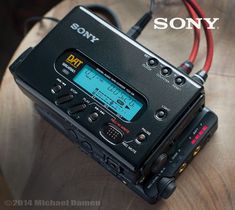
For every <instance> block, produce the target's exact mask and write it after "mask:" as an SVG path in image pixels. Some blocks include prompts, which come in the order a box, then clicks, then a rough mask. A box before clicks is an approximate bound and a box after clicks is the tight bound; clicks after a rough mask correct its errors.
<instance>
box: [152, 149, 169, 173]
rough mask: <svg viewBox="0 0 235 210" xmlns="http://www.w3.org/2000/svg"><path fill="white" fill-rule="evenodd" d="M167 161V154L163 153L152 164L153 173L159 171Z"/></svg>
mask: <svg viewBox="0 0 235 210" xmlns="http://www.w3.org/2000/svg"><path fill="white" fill-rule="evenodd" d="M166 162H167V154H166V153H163V154H161V155H160V156H159V157H158V158H157V159H156V160H155V161H154V163H153V164H152V167H151V171H152V172H153V173H158V172H159V171H160V170H161V169H162V168H163V166H164V165H165V164H166Z"/></svg>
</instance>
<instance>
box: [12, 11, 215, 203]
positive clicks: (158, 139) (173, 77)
mask: <svg viewBox="0 0 235 210" xmlns="http://www.w3.org/2000/svg"><path fill="white" fill-rule="evenodd" d="M10 69H11V72H12V74H13V76H14V78H15V81H16V83H17V84H18V85H19V87H20V88H21V89H22V91H23V92H24V93H25V94H26V95H28V96H29V97H30V98H31V99H32V100H33V102H34V103H35V104H36V108H37V110H38V111H39V113H40V114H41V115H42V116H43V117H44V118H46V119H47V120H48V121H49V122H50V123H52V124H53V125H54V126H55V127H57V128H58V129H59V130H61V131H62V132H63V133H64V134H65V135H66V136H68V137H69V139H71V140H72V141H73V142H74V143H75V144H79V145H80V146H81V148H82V150H83V151H85V152H86V153H88V154H89V155H90V156H91V157H93V158H94V159H95V160H96V161H97V162H99V163H100V164H101V165H102V166H104V167H105V168H106V169H108V170H109V171H110V172H111V173H112V174H113V175H115V176H116V177H117V178H119V179H120V180H121V181H122V182H123V183H125V184H126V185H127V186H129V187H130V188H131V189H133V190H134V191H135V192H136V193H138V194H139V195H141V196H142V197H143V198H144V199H146V200H147V201H149V202H151V203H154V202H155V201H156V200H157V199H158V198H159V197H169V196H170V194H171V193H172V192H173V190H174V188H175V186H174V184H173V182H172V179H174V177H175V173H171V175H170V176H169V177H166V178H170V179H167V180H166V179H165V182H164V183H163V184H162V185H161V186H160V185H159V186H160V187H159V188H161V189H158V190H156V189H155V190H153V189H152V187H153V186H157V185H158V182H159V180H160V178H162V177H164V178H165V175H164V174H160V175H159V173H160V171H161V170H162V169H163V168H164V167H165V168H166V167H167V165H168V167H170V165H171V162H169V161H168V160H169V159H170V157H172V153H174V152H175V149H172V148H176V147H177V145H179V143H180V142H182V141H183V140H182V139H183V137H182V135H184V136H186V135H185V134H182V133H184V132H185V128H186V127H187V126H189V124H190V123H191V124H190V125H191V127H193V128H195V126H198V124H197V125H196V119H197V121H200V120H201V119H205V116H207V115H208V112H210V111H208V109H206V111H205V108H204V104H205V94H204V88H203V85H202V84H201V83H200V82H197V80H194V79H192V78H191V77H190V76H188V75H187V74H186V73H184V72H183V71H181V70H179V69H178V68H176V67H174V66H172V65H171V64H169V63H168V62H167V61H165V60H164V59H162V58H161V57H159V56H158V55H156V54H154V53H153V52H151V51H149V50H148V49H146V48H145V47H143V46H142V45H140V44H139V43H138V42H136V41H134V40H133V39H132V38H130V37H129V36H127V35H125V34H124V33H122V32H121V31H119V30H118V29H116V28H115V27H113V26H111V25H110V24H108V23H107V22H105V21H104V20H103V19H101V18H100V17H98V16H97V15H95V14H94V13H92V12H91V11H90V10H88V9H87V8H85V7H82V6H78V7H76V8H74V9H73V10H72V11H71V12H70V13H69V14H68V15H67V16H66V17H65V18H64V19H63V20H61V21H60V23H59V24H58V25H57V26H56V27H55V28H54V29H53V30H52V31H51V32H50V33H49V34H48V35H47V36H46V37H45V38H44V39H43V40H42V41H41V42H40V43H39V44H38V45H37V46H35V47H34V48H29V49H28V50H26V51H25V52H24V53H23V54H22V55H21V56H20V57H19V58H18V59H17V60H16V61H15V62H14V63H13V64H12V65H11V67H10ZM211 113H212V112H211ZM211 115H213V116H214V114H213V113H212V114H211ZM199 116H200V117H199ZM193 119H194V120H193ZM199 119H200V120H199ZM213 119H214V121H213V123H211V127H209V129H208V131H205V133H208V135H209V133H210V135H211V134H213V132H214V130H215V128H216V127H217V124H216V122H217V118H216V117H215V116H214V118H213ZM193 122H194V123H193ZM186 130H187V129H186ZM183 131H184V132H183ZM190 135H191V134H190ZM202 139H204V137H203V138H202ZM199 142H200V144H201V145H204V143H201V142H202V140H200V141H199ZM177 148H178V147H177ZM178 149H179V148H178ZM194 149H195V148H194V146H193V147H192V148H191V147H190V149H188V150H187V151H191V152H189V153H190V154H188V156H187V157H185V160H186V159H190V158H189V156H191V155H192V152H193V151H194ZM173 150H174V151H173ZM180 166H181V165H179V167H178V168H177V169H176V170H175V171H177V170H178V169H179V168H180ZM157 174H158V178H155V179H154V178H153V177H156V175H157ZM151 180H152V181H151ZM153 180H154V181H153ZM156 180H158V181H156ZM151 183H152V184H151ZM153 183H154V184H153ZM167 186H168V188H167ZM150 191H151V193H150ZM164 193H165V194H164Z"/></svg>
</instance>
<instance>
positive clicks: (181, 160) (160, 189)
mask: <svg viewBox="0 0 235 210" xmlns="http://www.w3.org/2000/svg"><path fill="white" fill-rule="evenodd" d="M217 128H218V117H217V116H216V114H215V113H214V112H212V111H211V110H209V109H208V108H206V107H205V108H204V109H203V110H202V112H201V113H200V114H199V115H198V116H197V117H196V118H195V119H194V120H193V121H192V122H191V123H190V125H189V126H188V127H187V128H186V129H185V131H184V132H183V133H182V135H181V136H180V137H179V140H178V143H177V144H174V145H173V146H172V148H171V150H170V151H169V153H168V155H169V158H168V160H167V162H166V163H165V165H164V166H163V167H161V168H158V171H156V172H155V174H152V175H149V176H148V178H147V179H146V180H145V181H144V182H143V185H142V187H140V188H138V187H136V189H139V190H140V194H142V197H144V198H145V199H146V200H148V201H149V202H150V203H154V202H156V201H157V200H158V199H159V198H164V199H166V198H168V197H170V196H171V195H172V193H173V192H174V190H175V188H176V184H175V180H176V178H177V177H178V176H179V175H180V174H182V173H183V171H184V170H185V169H186V167H187V166H188V165H189V164H190V162H191V161H192V160H193V159H194V158H195V157H196V156H197V155H198V154H199V152H200V151H201V150H202V149H203V147H204V146H205V145H206V144H207V143H208V141H209V140H210V139H211V137H212V136H213V134H214V133H215V131H216V130H217Z"/></svg>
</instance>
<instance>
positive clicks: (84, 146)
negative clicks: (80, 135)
mask: <svg viewBox="0 0 235 210" xmlns="http://www.w3.org/2000/svg"><path fill="white" fill-rule="evenodd" d="M81 149H82V150H83V151H84V152H88V153H92V146H91V145H90V144H89V143H88V142H87V141H83V142H81Z"/></svg>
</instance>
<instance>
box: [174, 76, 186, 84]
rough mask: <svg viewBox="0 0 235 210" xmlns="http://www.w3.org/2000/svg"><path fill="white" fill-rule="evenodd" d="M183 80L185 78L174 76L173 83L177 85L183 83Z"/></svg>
mask: <svg viewBox="0 0 235 210" xmlns="http://www.w3.org/2000/svg"><path fill="white" fill-rule="evenodd" d="M185 82H186V80H185V78H184V77H181V76H179V77H176V78H175V84H177V85H183V84H184V83H185Z"/></svg>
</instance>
